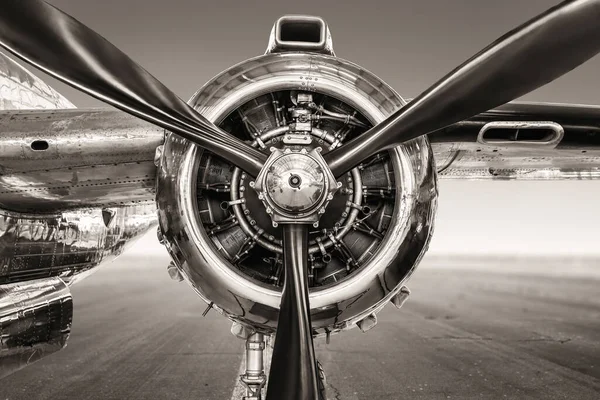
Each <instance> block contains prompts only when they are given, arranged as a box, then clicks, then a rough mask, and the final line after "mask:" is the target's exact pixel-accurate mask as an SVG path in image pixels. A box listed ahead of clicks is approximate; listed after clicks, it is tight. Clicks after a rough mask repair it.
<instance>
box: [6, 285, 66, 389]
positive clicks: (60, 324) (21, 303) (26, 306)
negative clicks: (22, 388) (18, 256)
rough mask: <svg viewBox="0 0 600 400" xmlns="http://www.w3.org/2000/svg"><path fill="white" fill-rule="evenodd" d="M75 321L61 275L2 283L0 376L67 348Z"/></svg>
mask: <svg viewBox="0 0 600 400" xmlns="http://www.w3.org/2000/svg"><path fill="white" fill-rule="evenodd" d="M72 321H73V301H72V298H71V293H70V291H69V288H68V286H67V285H66V284H65V283H64V282H63V281H62V280H61V279H60V278H47V279H38V280H34V281H27V282H20V283H11V284H5V285H0V378H3V377H5V376H7V375H10V374H12V373H13V372H16V371H18V370H19V369H21V368H23V367H25V366H27V365H29V364H31V363H33V362H35V361H37V360H39V359H41V358H43V357H45V356H47V355H49V354H52V353H55V352H57V351H59V350H60V349H62V348H63V347H65V346H66V344H67V338H68V337H69V334H70V332H71V323H72Z"/></svg>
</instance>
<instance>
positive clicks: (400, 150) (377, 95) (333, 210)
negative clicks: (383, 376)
mask: <svg viewBox="0 0 600 400" xmlns="http://www.w3.org/2000/svg"><path fill="white" fill-rule="evenodd" d="M190 104H192V105H193V107H194V108H195V109H196V110H198V111H199V112H200V113H201V114H202V115H204V116H205V117H206V118H208V119H209V120H211V121H213V122H215V123H216V124H217V125H219V126H220V127H222V128H223V129H225V130H227V131H229V132H230V133H232V134H234V135H236V136H238V137H240V138H244V139H245V140H248V142H251V143H252V144H253V146H255V147H257V148H259V149H262V150H263V151H265V152H267V153H268V152H269V151H270V150H272V149H273V148H277V149H285V148H295V149H298V148H305V149H307V150H311V149H314V148H317V147H319V148H321V149H322V150H321V151H322V152H326V151H329V150H330V149H333V148H335V147H336V146H339V145H340V144H341V143H343V142H344V141H348V140H350V139H351V138H352V137H355V136H356V135H360V134H361V133H362V132H364V131H365V130H367V129H368V128H369V127H371V126H373V125H375V124H377V123H379V122H380V121H382V120H383V119H385V117H386V116H388V115H389V114H391V113H392V112H393V111H395V110H397V109H398V108H399V107H402V106H403V105H404V104H405V101H404V100H403V99H402V98H401V97H400V96H399V95H398V94H397V93H396V92H394V91H393V90H392V89H391V88H390V87H389V86H388V85H387V84H385V83H384V82H382V81H381V80H380V79H379V78H377V77H376V76H374V75H373V74H371V73H370V72H368V71H366V70H365V69H363V68H361V67H359V66H357V65H355V64H352V63H350V62H348V61H344V60H342V59H339V58H336V57H333V56H331V55H328V54H317V53H306V52H280V53H272V54H266V55H263V56H260V57H256V58H253V59H250V60H247V61H244V62H242V63H240V64H238V65H236V66H234V67H232V68H230V69H229V70H227V71H225V72H223V73H221V74H220V75H218V76H217V77H215V78H214V79H213V80H212V81H210V82H209V83H207V84H206V85H205V86H204V87H203V88H202V89H201V90H199V91H198V92H197V93H196V94H195V95H194V97H193V98H192V99H191V101H190ZM252 180H253V177H250V176H247V175H246V174H245V173H244V172H243V171H241V170H240V169H238V168H236V167H235V166H234V165H231V164H230V163H229V162H228V161H227V160H224V159H221V158H219V157H217V156H216V155H214V154H211V153H209V152H208V151H205V150H203V149H202V148H199V147H197V146H196V145H193V144H191V143H190V142H188V141H186V140H184V139H182V138H180V137H178V136H177V135H173V134H170V135H168V137H167V140H166V142H165V144H164V147H163V149H162V154H161V155H160V162H159V173H158V182H157V205H158V215H159V224H160V231H161V236H162V239H163V241H164V244H165V245H166V247H167V249H168V251H169V253H170V254H171V256H172V257H173V260H174V262H175V264H176V267H177V268H178V269H179V270H180V272H181V274H182V275H183V276H184V277H185V278H186V280H187V281H188V282H189V283H190V284H191V285H192V287H193V288H194V289H195V290H196V292H197V293H198V294H199V295H200V296H201V297H202V298H203V299H204V300H205V301H206V302H207V303H208V304H210V305H211V306H212V308H214V309H215V310H218V311H219V312H221V313H222V314H224V315H225V316H227V317H228V318H230V319H232V320H233V321H236V322H239V323H241V324H244V325H250V326H252V327H253V328H254V329H258V330H261V331H264V332H266V333H269V332H272V331H273V330H274V328H275V327H276V324H277V316H278V308H279V303H280V298H281V285H282V284H283V282H282V275H283V273H282V265H281V261H280V259H281V257H280V254H281V231H280V228H278V227H274V226H273V224H272V222H271V219H270V217H269V215H268V214H267V211H268V208H267V209H266V210H265V207H264V206H263V204H262V202H261V199H260V198H259V197H258V195H257V193H256V192H255V191H254V190H251V189H250V186H251V185H252V183H251V182H252ZM436 183H437V181H436V172H435V168H434V160H433V156H432V152H431V147H430V145H429V142H428V140H427V138H426V137H421V138H418V139H415V140H413V141H410V142H408V143H406V144H404V145H402V146H398V147H396V148H394V149H392V150H390V151H386V152H383V153H380V154H377V155H376V156H374V157H372V158H370V159H368V160H367V161H365V162H363V163H362V164H361V165H360V166H357V168H355V169H353V170H352V171H351V172H349V173H348V174H347V176H345V177H344V178H343V179H342V185H343V186H342V188H341V189H340V190H338V191H337V192H336V193H335V195H333V198H332V199H331V201H330V203H329V205H328V207H327V209H326V212H325V215H323V216H322V218H321V220H320V221H319V225H318V226H315V227H314V228H313V229H312V232H311V234H310V238H309V239H310V241H311V245H310V263H311V270H310V285H311V291H310V305H311V318H312V325H313V328H314V330H315V334H322V333H331V332H336V331H339V330H342V329H347V328H350V327H352V326H354V325H355V324H356V323H357V322H359V321H361V320H363V319H364V318H366V317H368V316H370V315H372V314H375V313H376V312H377V311H379V310H380V309H381V308H383V306H384V305H385V304H386V303H387V302H388V301H390V299H392V298H393V297H394V296H395V295H397V294H398V293H399V291H400V289H401V287H402V284H403V282H405V280H406V279H407V278H408V277H409V276H410V274H411V273H412V272H413V271H414V269H415V268H416V266H417V264H418V263H419V261H420V259H421V257H422V256H423V254H424V252H425V251H426V248H427V245H428V243H429V239H430V237H431V234H432V228H433V220H434V215H435V210H436V204H437V187H436Z"/></svg>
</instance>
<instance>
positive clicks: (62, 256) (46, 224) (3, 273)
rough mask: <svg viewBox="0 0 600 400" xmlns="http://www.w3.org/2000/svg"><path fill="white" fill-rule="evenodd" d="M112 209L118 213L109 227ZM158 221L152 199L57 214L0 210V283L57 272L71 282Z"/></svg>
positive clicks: (41, 276) (122, 249)
mask: <svg viewBox="0 0 600 400" xmlns="http://www.w3.org/2000/svg"><path fill="white" fill-rule="evenodd" d="M108 211H112V212H113V213H114V214H113V216H112V219H111V221H110V223H109V224H108V225H107V224H106V222H105V218H104V216H105V214H106V212H108ZM155 225H156V214H155V206H154V204H152V203H150V204H140V205H132V206H122V207H115V208H111V209H104V210H103V209H100V208H84V209H74V210H69V211H63V212H60V213H55V214H24V213H14V212H9V211H5V210H0V243H1V244H2V246H1V247H0V287H2V285H4V284H10V283H12V282H21V281H27V280H34V279H41V278H45V277H52V276H57V277H61V278H62V279H63V280H64V281H65V282H67V283H68V284H72V283H74V282H75V281H77V280H79V279H82V278H83V277H85V276H87V275H88V273H90V272H92V271H93V269H94V267H96V266H98V265H99V264H100V263H101V262H105V261H108V260H112V259H114V258H115V257H116V256H118V255H120V254H121V253H122V252H123V251H124V250H125V249H126V248H127V246H129V245H131V244H132V243H133V242H134V239H136V238H138V237H140V236H141V235H142V234H144V233H146V232H147V231H148V230H149V229H151V228H152V227H154V226H155Z"/></svg>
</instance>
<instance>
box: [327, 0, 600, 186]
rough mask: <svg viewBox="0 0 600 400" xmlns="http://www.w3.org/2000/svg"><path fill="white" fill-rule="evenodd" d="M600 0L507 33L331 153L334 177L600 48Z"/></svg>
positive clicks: (580, 1)
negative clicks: (388, 115)
mask: <svg viewBox="0 0 600 400" xmlns="http://www.w3.org/2000/svg"><path fill="white" fill-rule="evenodd" d="M599 21H600V0H568V1H564V2H562V3H561V4H559V5H557V6H555V7H553V8H551V9H549V10H548V11H546V12H545V13H543V14H541V15H539V16H537V17H536V18H534V19H532V20H530V21H528V22H526V23H525V24H523V25H521V26H520V27H518V28H517V29H515V30H513V31H511V32H509V33H507V34H506V35H504V36H502V37H501V38H500V39H498V40H497V41H495V42H494V43H492V44H491V45H490V46H488V47H487V48H485V49H484V50H482V51H481V52H480V53H478V54H476V55H475V56H474V57H472V58H471V59H469V60H468V61H466V62H465V63H464V64H462V65H461V66H459V67H458V68H456V69H455V70H454V71H452V72H450V73H449V74H448V75H446V76H445V77H444V78H442V79H441V80H440V81H438V82H437V83H436V84H434V85H433V86H431V87H430V88H429V89H427V90H426V91H425V92H423V93H422V94H421V95H420V96H419V97H417V98H415V99H414V100H413V101H411V102H410V103H408V104H407V105H406V106H404V107H403V108H401V109H400V110H398V111H397V112H395V113H394V114H392V115H391V116H390V117H389V118H387V119H386V120H385V121H383V122H382V123H380V124H379V125H377V126H375V127H374V128H372V129H370V130H369V131H367V132H365V133H364V134H362V135H360V136H359V137H357V138H355V139H354V140H352V141H350V142H348V143H347V144H345V145H344V146H342V147H340V148H338V149H335V150H333V151H331V152H330V153H327V154H325V155H324V158H325V160H326V161H327V162H328V164H329V166H330V168H331V169H332V171H333V173H334V175H335V176H340V175H342V174H343V173H344V172H346V171H348V170H350V169H351V168H353V167H355V166H356V165H358V164H359V163H360V162H361V161H362V160H364V159H365V158H367V157H369V156H371V155H373V154H375V153H377V152H379V151H381V150H384V149H388V148H391V147H393V146H395V145H398V144H400V143H403V142H405V141H407V140H410V139H413V138H415V137H418V136H421V135H424V134H427V133H431V132H433V131H436V130H438V129H441V128H444V127H446V126H448V125H450V124H453V123H456V122H458V121H462V120H464V119H466V118H470V117H472V116H473V115H475V114H479V113H481V112H484V111H487V110H489V109H491V108H494V107H497V106H500V105H502V104H504V103H507V102H509V101H511V100H513V99H515V98H518V97H520V96H522V95H524V94H526V93H528V92H530V91H532V90H534V89H537V88H539V87H540V86H543V85H545V84H547V83H549V82H551V81H553V80H554V79H556V78H558V77H560V76H561V75H563V74H565V73H567V72H569V71H570V70H572V69H573V68H575V67H577V66H579V65H580V64H583V63H584V62H585V61H587V60H588V59H590V58H592V57H593V56H595V55H596V54H597V53H598V52H599V51H600V23H599Z"/></svg>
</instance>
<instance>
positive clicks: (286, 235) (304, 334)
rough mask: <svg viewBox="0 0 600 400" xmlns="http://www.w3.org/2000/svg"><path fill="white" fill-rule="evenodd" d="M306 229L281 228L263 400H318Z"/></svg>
mask: <svg viewBox="0 0 600 400" xmlns="http://www.w3.org/2000/svg"><path fill="white" fill-rule="evenodd" d="M309 226H310V225H306V224H298V225H292V224H284V226H283V266H284V268H285V284H284V287H283V293H282V295H281V306H280V312H279V318H278V321H277V334H276V336H275V343H274V346H273V359H272V361H271V371H270V373H269V381H268V385H267V397H266V400H278V399H287V400H313V399H314V400H320V399H319V397H318V393H319V385H318V380H319V378H318V375H317V359H316V357H315V348H314V344H313V338H312V326H311V321H310V308H311V306H310V304H309V300H308V228H309Z"/></svg>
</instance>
